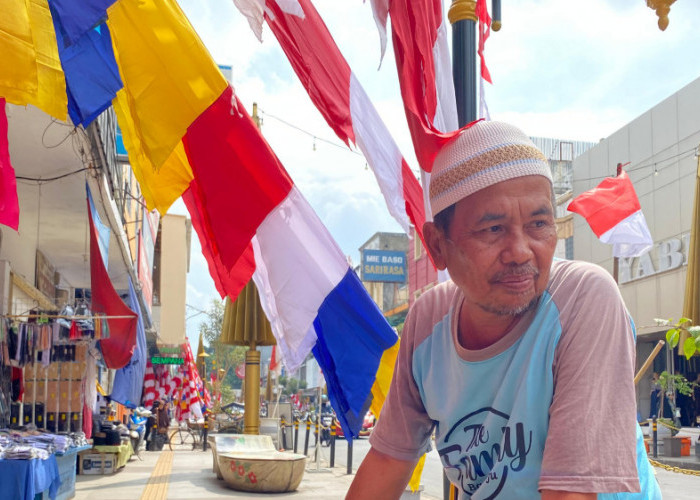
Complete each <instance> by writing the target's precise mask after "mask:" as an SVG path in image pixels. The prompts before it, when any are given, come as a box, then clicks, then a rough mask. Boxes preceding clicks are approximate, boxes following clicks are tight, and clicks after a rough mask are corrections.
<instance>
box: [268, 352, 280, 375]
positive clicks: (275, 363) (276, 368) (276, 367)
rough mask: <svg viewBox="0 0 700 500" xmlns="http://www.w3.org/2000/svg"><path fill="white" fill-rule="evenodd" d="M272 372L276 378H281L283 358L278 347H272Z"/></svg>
mask: <svg viewBox="0 0 700 500" xmlns="http://www.w3.org/2000/svg"><path fill="white" fill-rule="evenodd" d="M270 372H271V373H272V375H274V376H275V377H279V376H280V374H281V373H282V356H281V355H280V350H279V349H277V346H276V345H273V346H272V355H271V356H270Z"/></svg>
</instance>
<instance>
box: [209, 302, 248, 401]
mask: <svg viewBox="0 0 700 500" xmlns="http://www.w3.org/2000/svg"><path fill="white" fill-rule="evenodd" d="M223 324H224V302H223V301H220V300H212V301H211V305H210V306H209V309H208V310H207V313H206V319H205V320H204V321H202V322H201V323H200V324H199V334H200V335H202V336H203V338H204V341H205V347H204V350H205V351H206V353H207V354H209V357H208V358H206V361H205V363H206V366H207V370H209V372H211V370H214V369H216V370H217V371H218V373H221V372H220V371H219V370H223V377H221V394H222V398H221V399H222V402H223V403H224V404H226V403H230V402H232V401H233V400H234V399H235V398H234V393H233V389H234V388H240V387H241V380H240V379H239V378H238V377H236V374H235V368H236V367H237V366H238V365H239V364H241V363H243V362H244V360H245V351H246V348H245V347H243V346H233V345H228V344H224V343H222V342H220V340H219V339H220V338H221V328H222V326H223Z"/></svg>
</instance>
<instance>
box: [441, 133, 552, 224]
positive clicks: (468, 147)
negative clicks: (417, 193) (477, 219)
mask: <svg viewBox="0 0 700 500" xmlns="http://www.w3.org/2000/svg"><path fill="white" fill-rule="evenodd" d="M526 175H541V176H543V177H546V178H547V179H548V180H549V182H550V183H551V182H552V173H551V170H550V167H549V163H548V162H547V158H546V157H545V156H544V154H543V153H542V151H540V150H539V149H537V146H535V144H534V143H533V142H532V141H531V140H530V138H529V137H528V136H527V135H525V134H524V133H523V132H522V131H521V130H520V129H518V128H517V127H514V126H513V125H509V124H507V123H502V122H490V121H480V122H477V123H475V124H474V125H472V126H471V127H470V128H468V129H465V130H462V132H461V133H460V134H459V135H458V136H457V137H456V138H454V139H452V140H451V141H450V142H448V143H447V144H446V145H445V146H444V147H443V148H442V149H441V150H440V152H439V153H438V154H437V156H436V157H435V162H434V163H433V172H432V174H431V176H430V206H431V209H432V212H433V217H435V215H436V214H438V213H439V212H441V211H442V210H444V209H446V208H447V207H449V206H450V205H453V204H454V203H457V202H458V201H459V200H461V199H463V198H466V197H467V196H469V195H470V194H473V193H476V192H477V191H479V190H481V189H484V188H486V187H488V186H491V185H493V184H496V183H498V182H502V181H506V180H509V179H514V178H516V177H524V176H526Z"/></svg>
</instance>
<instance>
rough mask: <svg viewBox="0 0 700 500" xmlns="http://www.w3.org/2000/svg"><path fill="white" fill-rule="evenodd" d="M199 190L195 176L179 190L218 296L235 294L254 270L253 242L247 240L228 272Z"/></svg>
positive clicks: (232, 295)
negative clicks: (242, 250) (245, 246)
mask: <svg viewBox="0 0 700 500" xmlns="http://www.w3.org/2000/svg"><path fill="white" fill-rule="evenodd" d="M199 193H200V190H199V187H198V185H197V180H196V179H194V180H192V182H191V183H190V187H189V188H187V190H186V191H185V192H184V193H182V200H183V201H184V202H185V206H186V207H187V210H188V211H189V213H190V218H191V219H192V226H193V227H194V230H195V231H196V233H197V235H198V236H199V242H200V244H201V246H202V254H203V255H204V258H205V260H206V261H207V265H208V266H209V274H210V275H211V277H212V278H213V280H214V286H216V289H217V291H218V292H219V294H220V295H221V297H225V296H227V295H229V296H231V297H236V296H237V295H238V294H239V293H240V291H241V290H243V287H244V286H245V285H246V283H248V281H249V280H250V277H251V276H252V275H253V271H255V258H254V256H253V246H252V245H251V244H248V247H247V248H246V249H245V250H244V252H243V254H242V255H241V256H240V257H239V259H238V261H237V262H236V264H235V265H234V270H233V271H232V272H230V271H229V270H228V269H227V268H226V266H224V264H223V262H221V256H220V255H219V252H218V250H217V249H216V248H215V244H216V242H215V240H214V236H213V235H212V233H211V228H210V227H209V226H208V224H207V220H208V219H207V217H206V211H205V210H204V207H203V206H202V203H201V201H200V199H199Z"/></svg>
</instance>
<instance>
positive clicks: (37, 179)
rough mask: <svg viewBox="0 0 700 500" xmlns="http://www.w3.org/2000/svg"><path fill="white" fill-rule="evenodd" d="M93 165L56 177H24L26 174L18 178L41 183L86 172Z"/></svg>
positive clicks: (17, 177)
mask: <svg viewBox="0 0 700 500" xmlns="http://www.w3.org/2000/svg"><path fill="white" fill-rule="evenodd" d="M90 168H91V167H83V168H79V169H78V170H73V171H72V172H68V173H66V174H61V175H57V176H55V177H24V176H20V175H18V176H16V179H17V180H18V181H30V182H38V183H40V184H43V183H45V182H52V181H57V180H59V179H63V178H65V177H69V176H71V175H75V174H79V173H80V172H84V171H85V170H90Z"/></svg>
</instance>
